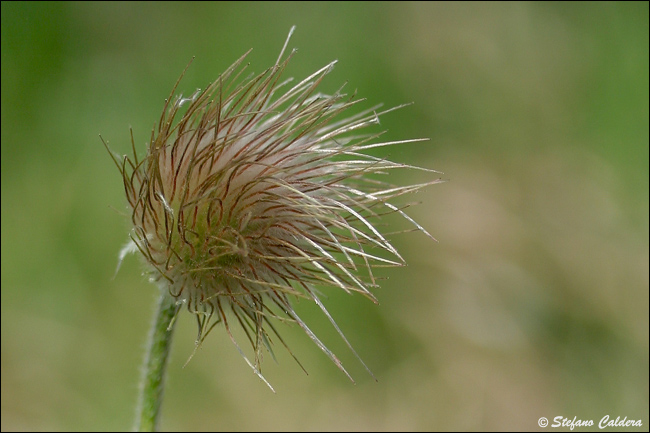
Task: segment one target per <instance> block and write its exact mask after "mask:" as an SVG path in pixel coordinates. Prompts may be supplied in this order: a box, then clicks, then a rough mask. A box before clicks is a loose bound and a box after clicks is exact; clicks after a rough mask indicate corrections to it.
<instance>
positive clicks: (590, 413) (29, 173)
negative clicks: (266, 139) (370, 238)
mask: <svg viewBox="0 0 650 433" xmlns="http://www.w3.org/2000/svg"><path fill="white" fill-rule="evenodd" d="M294 24H295V25H296V26H297V30H296V32H295V34H294V36H293V38H292V39H291V42H290V44H289V47H290V48H293V47H296V48H298V52H297V54H296V55H295V56H294V58H293V59H292V61H291V63H290V65H289V67H288V70H287V71H286V76H293V77H296V79H302V78H304V77H306V76H307V75H308V74H310V73H311V72H313V71H315V70H317V69H318V68H320V67H322V66H324V65H326V64H327V63H329V62H330V61H332V60H334V59H338V60H339V63H338V64H337V65H336V68H335V69H334V71H333V72H332V73H331V74H330V75H328V76H327V77H326V79H325V80H324V82H323V84H322V88H321V90H322V91H323V92H334V91H335V90H337V89H338V88H339V86H340V85H341V84H342V83H344V82H347V83H348V84H347V86H346V89H347V90H348V91H349V92H350V93H351V92H354V91H355V90H356V91H357V94H358V95H359V96H360V97H364V98H367V99H368V102H367V103H365V104H366V105H365V106H367V107H369V106H372V105H374V104H376V103H379V102H384V103H385V104H386V106H388V107H390V106H396V105H399V104H402V103H408V102H414V105H412V106H409V107H407V108H403V109H400V110H398V111H396V112H394V113H391V114H389V115H386V116H383V117H382V119H381V122H382V125H381V128H383V129H386V130H388V132H387V134H386V135H385V138H386V139H388V140H399V139H407V138H419V137H430V138H431V141H428V142H424V143H412V144H405V145H398V146H394V147H389V148H381V149H373V151H374V154H375V155H379V156H382V157H388V158H390V159H392V160H396V161H398V162H403V163H407V164H413V165H419V166H422V167H427V168H431V169H436V170H440V171H442V172H444V174H443V175H441V177H442V178H443V179H445V180H448V182H446V183H444V184H439V185H434V186H431V187H428V188H427V189H425V190H423V191H421V192H419V193H418V194H417V195H414V196H411V197H409V198H404V200H397V204H406V203H409V202H418V203H419V204H418V205H417V206H413V207H410V208H408V209H407V212H408V213H409V214H410V215H411V216H412V217H414V219H416V220H417V221H418V222H420V223H421V224H422V225H423V226H424V227H425V228H426V229H427V230H429V231H430V232H431V233H432V234H433V235H434V236H435V237H436V238H437V239H438V241H439V242H438V243H435V242H433V241H431V240H430V239H428V238H427V237H426V236H424V235H422V234H421V233H416V232H409V233H403V234H398V235H395V236H393V237H392V240H393V241H394V244H395V245H396V247H397V248H398V249H399V250H400V251H401V253H402V256H403V257H404V258H405V259H406V261H407V262H408V267H406V268H391V269H380V270H378V275H379V276H381V277H383V278H384V280H383V281H382V287H381V289H378V290H376V291H375V293H376V295H377V298H378V299H379V302H380V304H379V305H374V304H373V303H372V302H370V301H368V300H367V299H365V298H364V297H362V296H358V295H357V296H350V295H347V294H345V293H343V292H341V291H339V292H337V291H334V290H330V289H323V295H324V303H325V305H326V306H327V307H328V309H329V311H330V312H331V313H332V315H333V317H334V318H335V319H336V320H337V322H338V324H339V326H340V327H341V329H342V330H343V332H344V333H345V334H346V336H347V337H348V339H349V340H350V342H351V344H352V345H353V346H354V348H355V349H356V351H357V352H358V353H359V355H360V356H361V357H362V358H363V360H364V361H365V362H366V363H367V364H368V366H369V367H370V369H371V370H372V371H373V373H374V374H375V376H376V377H377V379H378V381H377V382H375V381H374V380H373V379H372V378H371V377H370V376H369V375H368V374H367V373H366V371H365V370H364V369H363V367H362V365H361V364H360V363H359V362H358V361H357V360H356V359H355V357H354V355H353V354H352V353H351V352H350V350H349V349H348V348H347V347H346V345H345V343H344V342H343V341H342V340H341V339H340V337H339V336H338V335H337V333H336V331H335V330H334V329H333V328H332V326H331V325H330V324H329V323H328V321H327V319H326V318H324V317H323V315H322V313H320V311H319V310H318V308H317V307H315V306H313V305H310V304H308V303H307V302H306V301H302V302H300V303H299V304H298V307H297V308H298V310H299V311H300V312H301V313H302V316H303V318H304V319H305V321H306V322H307V323H308V324H310V325H311V326H312V329H313V330H314V331H315V333H316V334H317V335H318V336H319V337H320V338H321V339H322V340H323V341H324V342H325V344H327V345H328V347H330V348H331V349H332V350H333V351H334V352H335V353H336V354H337V355H338V356H339V357H340V358H341V359H342V361H343V363H344V365H345V366H346V368H348V370H349V371H350V373H351V374H352V376H353V377H354V378H355V380H356V384H352V383H351V382H350V381H348V379H347V378H346V377H345V375H343V374H342V373H341V372H340V371H339V370H338V369H337V368H336V366H335V365H334V364H333V363H331V362H330V361H329V360H328V359H327V357H326V356H325V355H324V354H323V353H322V352H321V351H320V350H319V349H318V348H317V347H316V346H315V345H314V344H313V343H312V342H311V341H310V340H309V338H308V337H307V336H306V335H305V334H304V333H303V332H302V331H301V330H300V329H299V328H298V327H297V326H290V325H283V324H278V325H277V327H278V330H279V331H280V333H281V334H282V336H283V338H284V339H285V341H286V342H287V344H288V345H289V346H290V348H291V350H292V351H293V353H294V354H295V355H296V356H297V357H298V358H299V360H300V361H301V362H302V364H303V365H304V366H305V368H306V369H307V371H308V372H309V375H305V374H304V373H303V372H302V370H301V369H300V367H299V366H298V365H296V363H295V362H294V361H293V359H292V358H291V355H290V354H289V353H287V352H286V351H285V350H284V348H283V347H282V345H281V344H276V346H275V353H276V357H277V363H276V362H275V361H274V360H273V359H272V357H271V356H270V355H266V357H265V359H264V363H263V373H264V374H265V376H266V377H267V379H268V380H269V381H270V382H271V383H272V384H273V385H274V387H275V389H276V390H277V394H273V393H272V392H271V391H269V389H268V388H267V387H266V386H265V385H264V384H263V383H262V382H261V381H260V380H259V379H257V377H256V376H255V375H254V374H253V372H252V371H251V369H250V368H249V367H248V366H247V365H246V363H245V362H244V361H243V360H242V358H241V357H240V355H239V353H238V352H237V349H236V348H235V347H234V346H233V345H232V343H231V342H230V340H229V338H228V336H227V334H226V333H225V332H224V330H223V327H218V328H215V329H214V331H213V332H212V333H211V334H210V336H209V337H208V338H207V340H206V342H205V344H204V346H203V347H202V349H200V350H199V351H198V352H197V354H196V355H195V356H194V358H193V359H192V361H191V362H190V363H189V364H188V365H187V366H186V367H185V368H183V364H184V363H185V361H186V360H187V358H188V357H189V356H190V354H191V353H192V350H193V348H194V340H195V338H196V321H195V318H194V317H192V316H191V315H190V314H186V313H184V314H182V315H181V316H180V317H179V320H180V323H179V327H178V329H177V334H176V335H175V341H174V347H173V354H172V362H171V364H170V366H169V376H168V384H167V389H166V398H165V402H164V406H163V418H162V423H161V428H162V429H163V430H185V431H187V430H247V431H248V430H323V431H330V430H442V429H451V430H518V429H523V430H535V429H539V427H537V425H538V424H537V423H538V419H539V418H540V417H542V416H544V417H546V418H548V419H549V420H551V422H553V418H554V417H556V416H563V417H566V418H570V419H573V418H574V417H576V418H577V419H580V420H594V422H595V425H594V427H592V428H591V430H593V429H598V427H597V424H598V422H599V421H600V419H601V418H602V417H604V416H605V415H609V416H610V417H611V418H613V419H615V418H616V417H617V416H620V417H621V418H623V417H627V418H628V419H634V420H641V421H642V423H643V427H642V428H640V430H647V429H648V423H649V422H650V420H649V419H648V400H649V399H648V393H649V387H648V379H649V377H648V369H649V362H648V359H649V356H648V285H649V282H648V259H649V257H648V3H647V2H640V3H568V4H566V3H549V4H547V3H490V4H483V3H480V4H477V3H443V4H425V3H403V2H400V3H377V2H372V3H327V2H326V3H297V4H294V3H270V2H269V3H209V4H203V3H191V2H183V3H116V4H113V3H37V2H28V3H27V2H25V3H17V2H2V25H1V32H2V35H1V44H2V51H1V56H2V92H1V95H2V141H1V144H2V158H1V163H2V170H1V176H2V302H1V307H2V417H1V427H2V430H79V431H85V430H91V431H92V430H128V429H130V428H131V423H132V420H133V413H134V406H135V401H136V395H137V386H138V385H137V383H138V379H139V373H140V363H141V359H142V357H143V348H144V343H145V339H146V334H147V332H148V327H149V323H150V320H151V316H152V313H153V308H154V302H155V297H156V288H155V287H154V286H153V285H152V284H150V283H149V282H148V281H147V278H146V277H145V276H143V275H142V269H141V266H140V261H139V260H138V258H137V257H131V256H129V257H128V258H127V259H126V260H125V262H124V264H123V265H122V268H121V269H120V271H119V273H118V274H117V275H116V276H115V278H113V275H114V272H115V268H116V265H117V255H118V252H119V250H120V249H121V248H122V246H123V245H124V244H125V242H126V241H127V239H128V230H129V228H128V224H127V222H128V218H126V217H125V216H124V214H125V213H126V211H127V210H126V207H125V203H126V202H125V198H124V190H123V186H122V183H121V179H120V176H119V173H118V170H117V169H116V167H115V165H114V164H113V162H112V161H111V159H110V157H109V155H108V154H107V152H106V150H105V149H104V147H103V146H102V144H101V141H100V139H99V136H98V135H99V134H101V135H102V137H104V138H105V139H106V140H108V141H109V143H110V145H111V147H112V148H113V149H114V150H115V151H117V152H118V153H121V154H124V153H127V152H129V151H130V136H129V126H132V127H133V133H134V137H135V143H136V145H137V146H138V149H139V152H140V154H142V152H143V151H144V149H145V143H147V142H148V141H149V138H150V133H151V129H152V127H153V125H154V123H155V122H157V120H158V119H159V117H160V112H161V110H162V107H163V103H164V99H165V98H167V97H168V95H169V93H170V91H171V88H172V87H173V85H174V83H175V82H176V80H177V78H178V77H179V75H180V74H181V72H182V70H183V69H184V68H185V66H186V65H187V64H188V63H189V61H190V60H191V59H192V57H193V56H196V58H195V60H194V61H193V63H192V65H191V66H190V68H189V69H188V71H187V73H186V75H185V78H184V79H183V81H182V82H181V84H180V86H179V89H178V92H179V93H180V92H182V93H184V94H185V95H189V94H191V93H192V92H194V90H196V89H197V88H204V87H205V86H206V85H207V84H208V83H209V82H210V81H213V80H214V79H216V78H217V76H218V74H219V73H220V72H221V71H223V70H224V69H225V68H226V67H228V66H229V65H230V64H231V63H233V62H234V61H235V60H236V59H237V58H239V57H240V56H241V55H242V54H243V53H244V52H246V51H247V50H248V49H249V48H253V51H252V53H251V54H250V55H249V57H248V61H249V62H250V64H251V66H250V68H249V69H250V71H254V72H262V71H263V70H264V69H266V68H267V67H269V66H270V65H272V64H273V63H274V62H275V60H276V58H277V56H278V54H279V53H280V50H281V48H282V45H283V43H284V41H285V38H286V35H287V34H288V32H289V29H290V27H291V26H292V25H294ZM392 175H393V179H392V182H393V183H395V184H406V183H419V182H425V181H428V180H431V179H433V178H434V177H432V176H436V175H429V174H427V173H423V172H416V171H409V170H401V171H396V172H394V173H393V174H392ZM390 221H392V220H390ZM405 228H408V226H406V225H405V224H402V225H400V226H399V227H396V228H395V230H403V229H405ZM382 230H384V231H391V230H393V227H382ZM238 336H239V337H240V338H239V341H240V343H241V345H242V347H243V348H244V349H245V350H248V347H246V346H247V344H248V342H247V341H245V337H243V338H241V337H242V335H238ZM248 353H249V354H250V350H249V351H248ZM548 429H551V428H548ZM553 430H557V429H553ZM564 430H568V429H567V428H565V429H564ZM578 430H585V429H584V428H583V429H578ZM610 430H612V429H610ZM627 430H630V429H627ZM627 430H626V431H627ZM631 430H634V429H631Z"/></svg>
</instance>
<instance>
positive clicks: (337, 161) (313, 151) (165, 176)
mask: <svg viewBox="0 0 650 433" xmlns="http://www.w3.org/2000/svg"><path fill="white" fill-rule="evenodd" d="M292 31H293V29H292ZM289 36H291V34H290V35H289ZM288 41H289V38H287V42H286V43H285V46H284V48H283V49H282V51H281V53H280V56H279V57H278V60H277V62H276V63H275V64H274V65H273V66H272V67H270V68H269V69H267V70H266V71H264V72H263V73H261V74H259V75H255V76H249V77H248V78H242V77H243V75H244V73H245V71H246V69H247V65H244V59H245V57H246V55H247V54H248V53H246V54H245V55H244V56H242V57H241V58H240V59H239V60H237V61H236V62H235V63H234V64H233V65H232V66H230V67H229V68H228V69H226V71H225V72H223V73H222V74H221V75H220V76H219V78H218V79H217V80H216V81H215V82H213V83H211V84H210V85H209V86H208V87H207V88H206V89H205V90H199V91H197V92H196V93H194V94H193V95H192V96H191V97H189V98H184V97H183V96H182V95H181V96H178V97H175V98H174V96H173V95H174V93H175V91H176V88H177V86H178V84H179V82H180V78H179V80H178V82H177V83H176V85H175V86H174V89H172V93H171V95H170V97H169V99H167V100H166V101H165V106H164V109H163V113H162V115H161V118H160V121H159V123H158V125H157V127H156V128H154V130H153V131H152V133H151V141H150V143H149V145H148V148H147V152H146V155H145V156H144V158H142V159H138V157H137V154H136V151H135V145H134V143H133V134H131V141H132V145H133V155H132V156H131V157H129V156H124V157H117V156H115V155H114V154H113V153H111V155H112V156H113V159H114V161H115V163H116V165H117V166H118V168H119V170H120V173H121V174H122V179H123V182H124V187H125V191H126V198H127V201H128V204H129V208H130V211H131V222H132V223H133V229H132V231H131V234H130V238H131V240H130V243H129V245H127V247H125V249H124V250H123V252H122V254H121V258H123V256H124V255H125V254H126V253H127V252H130V251H139V252H140V253H141V254H142V256H143V257H144V259H145V261H146V263H147V265H148V268H149V271H150V275H151V277H152V278H153V279H154V280H156V281H159V282H160V283H161V284H162V287H164V288H165V289H166V290H169V293H170V295H171V296H173V297H174V298H175V299H176V300H177V301H178V304H179V305H181V304H184V305H186V307H187V309H188V310H189V311H190V312H191V313H194V314H195V315H196V317H197V320H198V324H199V335H198V339H197V347H198V345H200V343H201V342H202V341H203V340H204V339H205V336H206V335H207V334H208V332H209V331H210V330H211V329H212V328H213V327H214V325H216V324H218V323H221V322H223V324H224V327H225V329H226V331H227V332H228V334H229V336H230V338H231V339H232V340H233V342H234V343H235V345H236V346H237V348H238V350H239V351H240V352H241V353H242V355H244V354H243V352H242V350H241V349H240V348H239V346H238V345H237V343H236V341H235V339H234V337H233V335H232V333H231V326H232V323H233V322H234V323H239V324H240V325H241V327H242V328H243V330H244V331H245V333H246V335H247V337H248V339H249V341H250V343H251V345H252V347H253V349H254V352H255V358H254V362H250V361H249V360H248V358H246V356H244V358H245V359H246V361H247V362H248V364H249V365H250V366H251V367H252V368H253V370H254V371H255V372H256V374H258V375H259V376H260V377H261V378H262V379H263V380H264V378H263V377H262V375H261V373H260V361H261V356H262V350H263V348H264V347H266V348H267V349H268V350H269V351H271V342H272V341H273V340H274V339H277V340H278V341H280V342H281V343H282V344H283V345H285V344H284V342H283V341H282V339H281V337H280V336H279V335H278V333H277V331H276V329H275V326H274V323H273V322H274V319H280V320H282V321H291V322H295V323H297V324H298V326H300V327H301V328H302V329H303V330H304V331H305V332H306V333H307V335H308V336H309V337H310V338H311V339H312V340H313V341H314V342H315V343H316V344H317V345H318V346H319V347H320V348H321V350H323V352H325V353H326V354H327V356H328V357H329V358H330V359H331V360H332V361H333V362H334V363H335V364H336V365H337V366H338V367H339V368H340V369H341V370H342V371H344V372H345V374H346V375H348V377H349V374H348V373H347V372H346V371H345V369H344V368H343V366H342V365H341V362H340V361H339V359H338V358H337V357H336V356H335V355H334V354H333V353H332V352H331V351H330V350H329V349H327V348H326V347H325V345H324V344H323V343H322V342H321V341H320V340H319V339H318V337H316V335H315V334H314V333H313V332H312V331H311V330H310V329H309V327H308V326H307V325H306V324H305V323H304V322H303V320H302V319H301V318H300V317H298V315H297V314H296V312H295V310H294V308H293V307H292V304H291V299H292V298H294V297H295V298H306V299H308V300H310V301H313V302H315V303H316V304H317V305H318V307H319V308H320V309H321V310H322V311H323V313H324V314H325V315H326V316H327V318H328V319H329V321H330V322H331V323H332V325H333V326H334V327H335V328H336V330H337V331H338V332H339V334H340V335H341V337H342V338H343V339H344V340H345V342H346V344H348V346H350V344H349V343H348V342H347V340H346V339H345V337H344V336H343V333H342V332H341V331H340V329H339V328H338V326H337V325H336V323H335V322H334V319H333V318H332V317H331V316H330V314H329V312H328V311H327V309H326V308H325V306H324V305H323V303H322V302H321V295H320V294H319V292H318V291H317V290H316V288H317V287H318V288H324V287H328V286H329V287H334V288H336V289H341V290H344V291H346V292H348V293H352V292H359V293H361V294H363V295H364V296H366V297H367V298H369V299H370V300H372V301H373V302H377V301H376V299H375V297H374V296H373V294H372V293H371V292H370V290H369V288H371V287H375V286H376V279H375V277H374V275H373V268H375V267H377V266H382V267H384V266H400V265H403V264H404V260H403V258H402V257H401V256H400V254H399V253H398V252H397V250H396V249H395V248H394V247H393V246H392V245H391V244H390V242H389V241H388V240H387V239H386V237H385V236H384V235H383V234H382V233H380V231H379V229H378V228H376V225H375V224H376V222H377V221H379V220H380V218H381V217H382V215H385V214H387V213H397V214H399V215H401V216H402V217H404V218H405V219H406V220H407V221H408V222H409V223H410V224H412V227H413V229H414V230H419V231H422V232H424V233H425V234H426V235H428V236H431V235H429V233H427V232H426V230H424V229H423V228H422V227H421V226H420V225H419V224H417V223H416V222H415V221H413V220H412V219H411V218H410V217H409V216H407V215H406V214H405V213H404V211H403V209H401V208H399V207H397V206H395V205H393V204H391V203H390V202H389V200H391V199H393V198H395V197H398V196H401V195H403V194H406V193H411V192H415V191H417V190H418V189H420V188H422V187H423V186H425V185H429V184H433V183H437V182H439V180H438V179H437V180H434V181H431V182H427V183H423V184H416V185H408V186H393V185H389V184H387V183H385V182H382V181H379V180H377V176H374V177H371V175H373V174H386V173H387V172H389V171H391V170H393V169H397V168H411V169H418V170H424V169H420V168H417V167H412V166H407V165H404V164H399V163H395V162H391V161H388V160H386V159H381V158H378V157H374V156H370V155H367V154H364V153H363V152H364V151H366V150H367V149H370V148H374V147H381V146H389V145H401V144H405V143H411V142H417V141H424V140H426V139H411V140H399V141H381V140H380V139H379V137H380V136H382V135H383V132H379V133H377V132H375V133H372V132H370V133H368V132H364V131H363V130H364V129H366V128H367V127H370V126H373V125H376V124H378V123H379V118H380V117H381V116H382V115H384V114H386V113H388V112H390V111H393V110H395V109H396V108H401V107H396V108H393V109H389V110H385V111H378V110H379V109H380V106H375V107H371V108H368V109H365V110H362V111H360V112H358V113H356V114H349V113H350V111H351V108H352V107H353V106H355V105H357V103H359V102H362V100H358V99H355V98H354V95H352V96H347V95H346V94H344V93H342V88H341V89H339V90H338V91H337V92H335V93H334V94H332V95H326V94H322V93H319V92H318V91H317V89H318V86H319V84H320V83H321V81H322V80H323V78H324V77H325V76H326V75H327V74H328V73H329V72H330V71H331V70H332V68H333V66H334V64H335V63H336V62H332V63H330V64H328V65H326V66H325V67H323V68H321V69H319V70H318V71H316V72H314V73H313V74H311V75H310V76H308V77H307V78H305V79H304V80H301V81H300V82H298V83H297V84H294V83H293V82H292V80H291V79H288V80H285V81H281V75H282V73H283V71H284V69H285V68H286V67H287V64H288V63H289V60H290V59H291V58H292V57H293V55H294V53H295V51H294V52H292V53H291V54H289V55H288V56H287V58H286V59H283V57H284V51H285V49H286V46H287V43H288ZM181 78H182V75H181ZM107 149H108V146H107ZM109 152H110V150H109ZM426 171H432V170H426ZM285 347H286V345H285ZM350 349H352V347H351V346H350ZM352 351H353V352H354V350H353V349H352ZM271 353H272V351H271ZM355 355H356V353H355ZM357 357H358V356H357ZM364 366H365V364H364ZM366 368H367V367H366ZM265 382H266V380H265Z"/></svg>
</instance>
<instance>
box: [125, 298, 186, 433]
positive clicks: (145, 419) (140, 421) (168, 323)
mask: <svg viewBox="0 0 650 433" xmlns="http://www.w3.org/2000/svg"><path fill="white" fill-rule="evenodd" d="M160 292H161V294H160V300H159V302H158V310H157V312H156V317H155V318H154V321H153V324H152V327H151V332H150V334H149V341H148V342H147V354H146V358H145V360H144V368H143V371H142V382H141V384H140V396H139V400H138V409H137V413H136V420H135V429H136V431H141V432H152V431H156V429H157V426H158V418H159V416H158V415H159V413H160V406H161V405H162V399H163V391H164V387H165V368H166V367H167V359H168V358H169V349H170V347H171V342H172V335H173V333H174V323H175V321H174V316H175V315H176V312H177V310H178V306H177V305H176V301H175V300H174V298H172V297H171V296H170V295H169V292H168V291H167V289H166V288H161V291H160Z"/></svg>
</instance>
